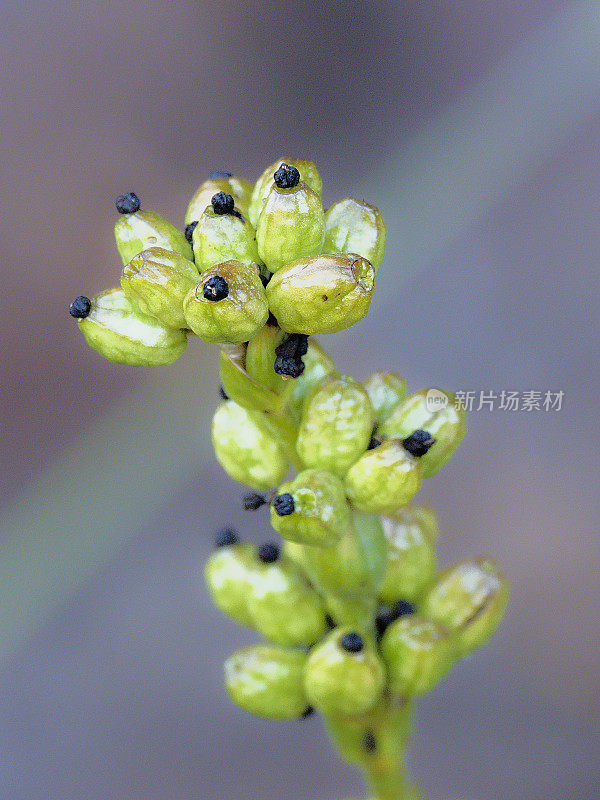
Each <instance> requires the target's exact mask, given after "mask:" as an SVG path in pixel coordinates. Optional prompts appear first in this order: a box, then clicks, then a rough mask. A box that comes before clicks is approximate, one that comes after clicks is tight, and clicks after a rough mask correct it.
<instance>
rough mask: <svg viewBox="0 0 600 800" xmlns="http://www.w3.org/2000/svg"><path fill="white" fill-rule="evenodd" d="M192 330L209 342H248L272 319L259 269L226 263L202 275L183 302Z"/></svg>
mask: <svg viewBox="0 0 600 800" xmlns="http://www.w3.org/2000/svg"><path fill="white" fill-rule="evenodd" d="M183 311H184V314H185V319H186V322H187V324H188V325H189V327H190V328H191V329H192V330H193V331H194V333H196V334H198V336H200V337H201V338H202V339H204V341H205V342H230V343H232V344H239V343H241V342H247V341H248V340H249V339H251V338H252V337H253V336H256V334H257V333H258V331H259V330H260V329H261V328H262V327H263V325H264V324H265V322H266V321H267V319H268V316H269V308H268V306H267V301H266V296H265V289H264V286H263V285H262V283H261V282H260V278H259V271H258V267H257V266H256V265H248V264H242V263H241V262H240V261H225V262H223V263H222V264H217V265H216V266H214V267H212V269H209V270H206V272H204V273H203V274H202V277H201V280H200V283H198V284H196V286H194V288H193V289H191V290H190V291H189V292H188V294H187V295H186V297H185V300H184V301H183Z"/></svg>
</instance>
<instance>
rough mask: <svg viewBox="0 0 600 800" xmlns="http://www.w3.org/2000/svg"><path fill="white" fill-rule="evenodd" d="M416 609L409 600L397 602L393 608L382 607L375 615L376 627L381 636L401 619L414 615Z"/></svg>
mask: <svg viewBox="0 0 600 800" xmlns="http://www.w3.org/2000/svg"><path fill="white" fill-rule="evenodd" d="M414 613H415V607H414V605H413V604H412V603H409V602H408V601H407V600H397V601H396V602H395V603H394V604H393V605H392V606H391V607H390V606H381V608H380V609H379V610H378V611H377V614H376V615H375V627H376V628H377V633H378V634H379V636H383V634H384V633H385V632H386V630H387V629H388V627H389V626H390V625H391V624H392V622H395V621H396V620H397V619H400V617H405V616H407V614H414Z"/></svg>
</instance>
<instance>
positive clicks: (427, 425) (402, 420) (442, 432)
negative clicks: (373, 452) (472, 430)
mask: <svg viewBox="0 0 600 800" xmlns="http://www.w3.org/2000/svg"><path fill="white" fill-rule="evenodd" d="M417 429H422V430H426V431H427V432H428V433H430V434H431V435H432V436H433V437H434V439H435V444H434V445H433V446H432V447H431V448H430V449H429V450H428V452H427V453H426V454H425V455H424V456H423V457H422V459H421V461H422V463H423V477H424V478H430V477H431V476H432V475H435V474H436V473H437V472H438V471H439V470H440V469H441V468H442V467H443V466H444V464H445V463H446V462H447V461H448V460H449V458H450V456H451V455H452V453H453V452H454V451H455V450H456V448H457V447H458V445H459V444H460V443H461V441H462V439H463V437H464V435H465V429H466V420H465V411H464V409H463V408H461V407H460V404H459V403H457V401H456V397H455V396H454V395H453V394H452V393H451V392H443V391H442V390H441V389H423V390H422V391H420V392H416V393H415V394H412V395H410V396H409V397H407V398H406V399H405V400H403V401H402V402H401V403H398V405H397V406H395V408H393V409H392V411H391V412H390V414H389V415H388V417H387V419H386V420H385V421H384V422H383V423H382V424H381V425H380V427H379V429H378V433H380V434H381V435H382V436H385V437H389V438H394V439H404V438H405V437H407V436H410V434H411V433H412V432H413V431H415V430H417Z"/></svg>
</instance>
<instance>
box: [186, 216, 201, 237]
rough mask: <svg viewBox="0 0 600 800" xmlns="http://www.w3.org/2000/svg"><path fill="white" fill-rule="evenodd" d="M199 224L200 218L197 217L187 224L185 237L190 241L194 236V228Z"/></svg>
mask: <svg viewBox="0 0 600 800" xmlns="http://www.w3.org/2000/svg"><path fill="white" fill-rule="evenodd" d="M197 224H198V220H197V219H195V220H194V221H193V222H190V223H189V225H186V226H185V238H186V239H187V240H188V242H191V241H192V236H193V235H194V230H195V228H196V225H197Z"/></svg>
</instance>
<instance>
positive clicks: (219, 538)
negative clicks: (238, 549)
mask: <svg viewBox="0 0 600 800" xmlns="http://www.w3.org/2000/svg"><path fill="white" fill-rule="evenodd" d="M239 540H240V539H239V536H238V535H237V533H236V532H235V530H234V529H233V528H221V530H220V531H219V532H218V533H217V535H216V536H215V547H228V546H229V545H230V544H237V543H238V542H239Z"/></svg>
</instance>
